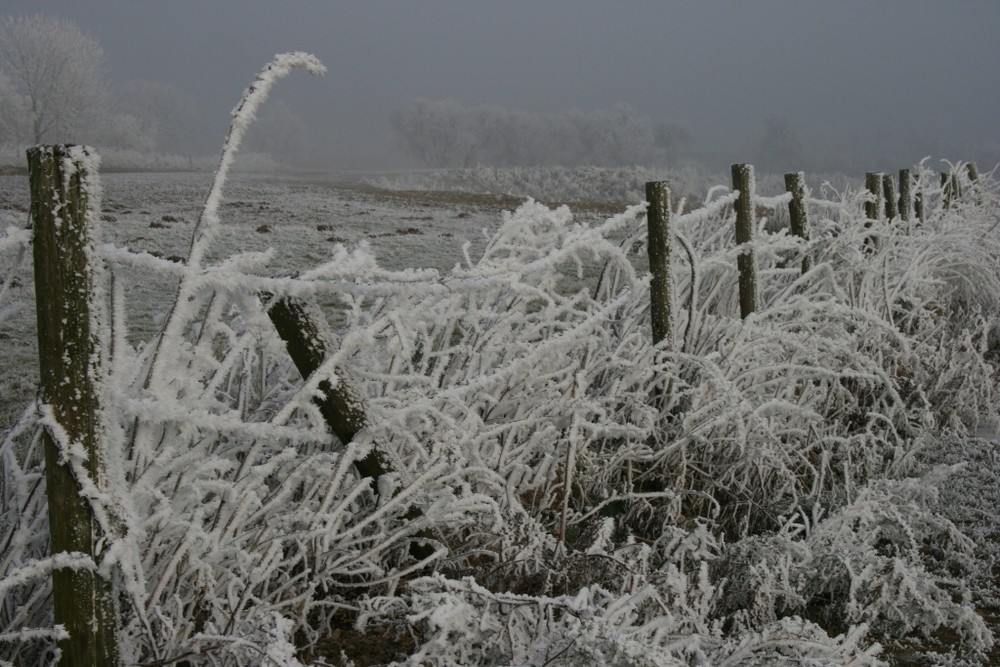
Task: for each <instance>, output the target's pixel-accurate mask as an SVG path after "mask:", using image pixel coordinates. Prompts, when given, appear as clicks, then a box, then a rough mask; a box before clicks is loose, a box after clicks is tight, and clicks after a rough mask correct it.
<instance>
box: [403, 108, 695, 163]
mask: <svg viewBox="0 0 1000 667" xmlns="http://www.w3.org/2000/svg"><path fill="white" fill-rule="evenodd" d="M391 122H392V127H393V129H394V130H395V133H396V135H397V137H398V139H399V142H400V146H401V147H402V149H403V150H404V151H405V152H406V153H408V154H409V155H410V156H412V157H414V158H416V159H417V160H419V161H420V162H421V163H423V164H424V165H427V166H431V167H470V166H474V165H476V164H488V165H495V166H544V165H561V166H580V165H602V166H627V165H651V164H663V163H666V162H670V161H672V160H673V159H674V158H675V157H676V154H677V151H678V149H680V148H681V147H682V146H684V145H686V144H687V143H689V142H690V141H691V135H690V134H689V133H688V132H687V130H685V129H684V128H683V127H682V126H680V125H678V124H674V123H660V124H658V125H654V124H653V122H652V121H651V120H650V119H649V118H648V117H646V116H643V115H640V114H638V113H637V112H636V111H635V110H634V109H632V108H631V107H630V106H628V105H627V104H619V105H617V106H616V107H614V108H613V109H611V110H609V111H593V112H582V111H566V112H561V113H538V112H531V111H519V110H514V109H507V108H504V107H501V106H497V105H487V106H467V105H464V104H462V103H460V102H457V101H454V100H429V99H424V98H417V99H413V100H411V101H410V102H409V103H407V104H406V105H405V106H404V107H403V108H402V109H399V110H398V111H396V112H395V113H394V114H393V115H392V119H391Z"/></svg>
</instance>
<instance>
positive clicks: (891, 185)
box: [882, 174, 899, 220]
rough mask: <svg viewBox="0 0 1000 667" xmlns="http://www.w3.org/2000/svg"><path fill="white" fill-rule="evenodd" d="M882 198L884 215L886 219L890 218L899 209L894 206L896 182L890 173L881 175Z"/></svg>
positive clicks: (895, 203)
mask: <svg viewBox="0 0 1000 667" xmlns="http://www.w3.org/2000/svg"><path fill="white" fill-rule="evenodd" d="M882 198H883V199H884V200H885V217H886V219H887V220H892V219H893V218H895V217H896V215H897V212H898V210H899V209H898V208H897V207H896V205H897V202H896V182H895V180H894V179H893V177H892V174H884V175H883V176H882Z"/></svg>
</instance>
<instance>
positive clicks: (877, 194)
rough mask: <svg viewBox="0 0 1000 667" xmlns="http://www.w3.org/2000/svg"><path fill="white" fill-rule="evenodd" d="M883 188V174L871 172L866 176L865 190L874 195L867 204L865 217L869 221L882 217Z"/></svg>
mask: <svg viewBox="0 0 1000 667" xmlns="http://www.w3.org/2000/svg"><path fill="white" fill-rule="evenodd" d="M882 186H883V183H882V172H880V171H869V172H868V173H866V174H865V189H866V190H868V192H869V193H871V195H872V196H871V198H870V199H869V200H868V201H867V202H865V217H866V218H868V219H869V220H878V219H879V218H881V217H882Z"/></svg>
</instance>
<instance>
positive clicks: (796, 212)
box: [785, 171, 812, 273]
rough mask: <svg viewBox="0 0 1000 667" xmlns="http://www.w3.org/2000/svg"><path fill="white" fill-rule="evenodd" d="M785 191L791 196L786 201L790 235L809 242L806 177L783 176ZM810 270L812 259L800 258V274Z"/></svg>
mask: <svg viewBox="0 0 1000 667" xmlns="http://www.w3.org/2000/svg"><path fill="white" fill-rule="evenodd" d="M785 190H787V191H788V192H790V193H791V194H792V198H791V199H790V200H789V201H788V219H789V221H790V223H791V227H792V234H795V235H796V236H798V237H799V238H800V239H802V240H803V241H808V240H809V217H808V214H807V210H806V177H805V174H803V173H802V172H801V171H799V172H795V173H791V174H785ZM810 268H812V257H810V256H809V255H806V256H805V257H803V258H802V273H806V272H807V271H809V269H810Z"/></svg>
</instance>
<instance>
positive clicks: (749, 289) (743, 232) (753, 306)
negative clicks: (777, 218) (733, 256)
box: [733, 164, 758, 319]
mask: <svg viewBox="0 0 1000 667" xmlns="http://www.w3.org/2000/svg"><path fill="white" fill-rule="evenodd" d="M755 188H756V185H755V183H754V170H753V165H752V164H734V165H733V190H734V191H739V193H740V194H739V199H737V200H736V204H735V208H736V243H737V245H745V246H746V248H745V249H744V250H743V251H742V252H740V255H739V258H738V259H737V260H736V261H737V263H738V265H739V271H740V317H743V318H744V319H745V318H746V317H747V316H748V315H749V314H750V313H752V312H754V311H755V310H757V301H758V296H757V256H756V254H755V253H754V249H753V245H752V244H753V239H754V234H755V232H756V229H757V212H756V209H755V208H754V195H755V194H756V192H755Z"/></svg>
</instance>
